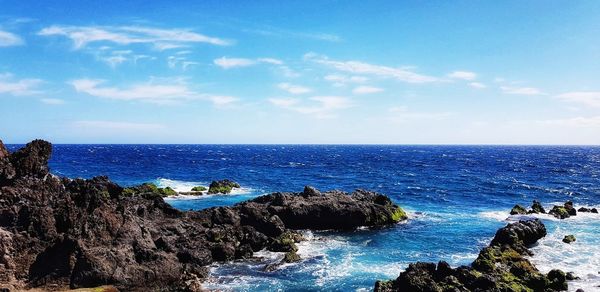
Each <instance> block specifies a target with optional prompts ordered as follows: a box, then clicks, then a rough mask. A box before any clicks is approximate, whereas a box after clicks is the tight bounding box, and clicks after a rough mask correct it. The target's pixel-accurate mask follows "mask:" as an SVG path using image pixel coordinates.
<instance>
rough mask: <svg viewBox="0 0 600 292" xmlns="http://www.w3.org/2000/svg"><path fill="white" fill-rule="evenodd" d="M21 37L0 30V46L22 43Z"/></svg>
mask: <svg viewBox="0 0 600 292" xmlns="http://www.w3.org/2000/svg"><path fill="white" fill-rule="evenodd" d="M23 43H24V42H23V39H21V38H20V37H19V36H18V35H16V34H14V33H11V32H8V31H3V30H0V47H12V46H19V45H22V44H23Z"/></svg>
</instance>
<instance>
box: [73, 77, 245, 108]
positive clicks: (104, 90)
mask: <svg viewBox="0 0 600 292" xmlns="http://www.w3.org/2000/svg"><path fill="white" fill-rule="evenodd" d="M104 83H105V81H104V80H95V79H78V80H74V81H72V82H71V85H73V87H74V88H75V90H76V91H77V92H82V93H86V94H89V95H91V96H96V97H100V98H107V99H116V100H126V101H143V102H150V103H157V104H175V103H179V102H182V101H188V100H194V99H204V100H209V101H211V102H212V103H213V104H214V105H215V106H223V105H225V104H229V103H232V102H234V101H236V99H235V98H233V97H224V96H213V95H208V94H202V93H198V92H195V91H194V90H192V89H191V88H189V86H188V85H187V84H186V83H185V82H184V81H182V80H179V79H178V80H166V81H165V80H158V81H156V80H151V81H150V82H146V83H139V84H134V85H132V86H129V87H126V88H119V87H114V86H113V87H111V86H105V85H103V84H104Z"/></svg>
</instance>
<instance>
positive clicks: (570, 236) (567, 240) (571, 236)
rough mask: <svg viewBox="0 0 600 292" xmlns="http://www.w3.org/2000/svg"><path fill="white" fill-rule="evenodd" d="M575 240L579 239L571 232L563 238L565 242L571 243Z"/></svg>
mask: <svg viewBox="0 0 600 292" xmlns="http://www.w3.org/2000/svg"><path fill="white" fill-rule="evenodd" d="M575 240H577V239H576V238H575V235H572V234H570V235H565V237H564V238H563V240H562V241H563V242H564V243H571V242H574V241H575Z"/></svg>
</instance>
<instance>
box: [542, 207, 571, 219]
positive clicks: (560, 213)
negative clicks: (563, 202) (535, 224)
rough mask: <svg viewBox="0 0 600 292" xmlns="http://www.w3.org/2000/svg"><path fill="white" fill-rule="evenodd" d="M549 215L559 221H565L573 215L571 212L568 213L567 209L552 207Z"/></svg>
mask: <svg viewBox="0 0 600 292" xmlns="http://www.w3.org/2000/svg"><path fill="white" fill-rule="evenodd" d="M548 214H550V215H552V216H554V217H556V218H558V219H565V218H569V217H571V215H570V214H569V211H567V209H566V208H565V207H563V206H554V207H552V210H550V212H548Z"/></svg>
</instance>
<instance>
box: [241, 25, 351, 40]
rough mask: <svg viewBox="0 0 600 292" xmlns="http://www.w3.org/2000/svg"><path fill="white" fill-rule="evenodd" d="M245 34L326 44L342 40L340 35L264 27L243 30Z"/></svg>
mask: <svg viewBox="0 0 600 292" xmlns="http://www.w3.org/2000/svg"><path fill="white" fill-rule="evenodd" d="M243 31H244V32H248V33H253V34H258V35H263V36H272V37H279V38H301V39H309V40H318V41H326V42H340V41H342V38H341V37H340V36H338V35H335V34H331V33H321V32H298V31H292V30H286V29H280V28H275V27H262V28H246V29H244V30H243Z"/></svg>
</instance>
